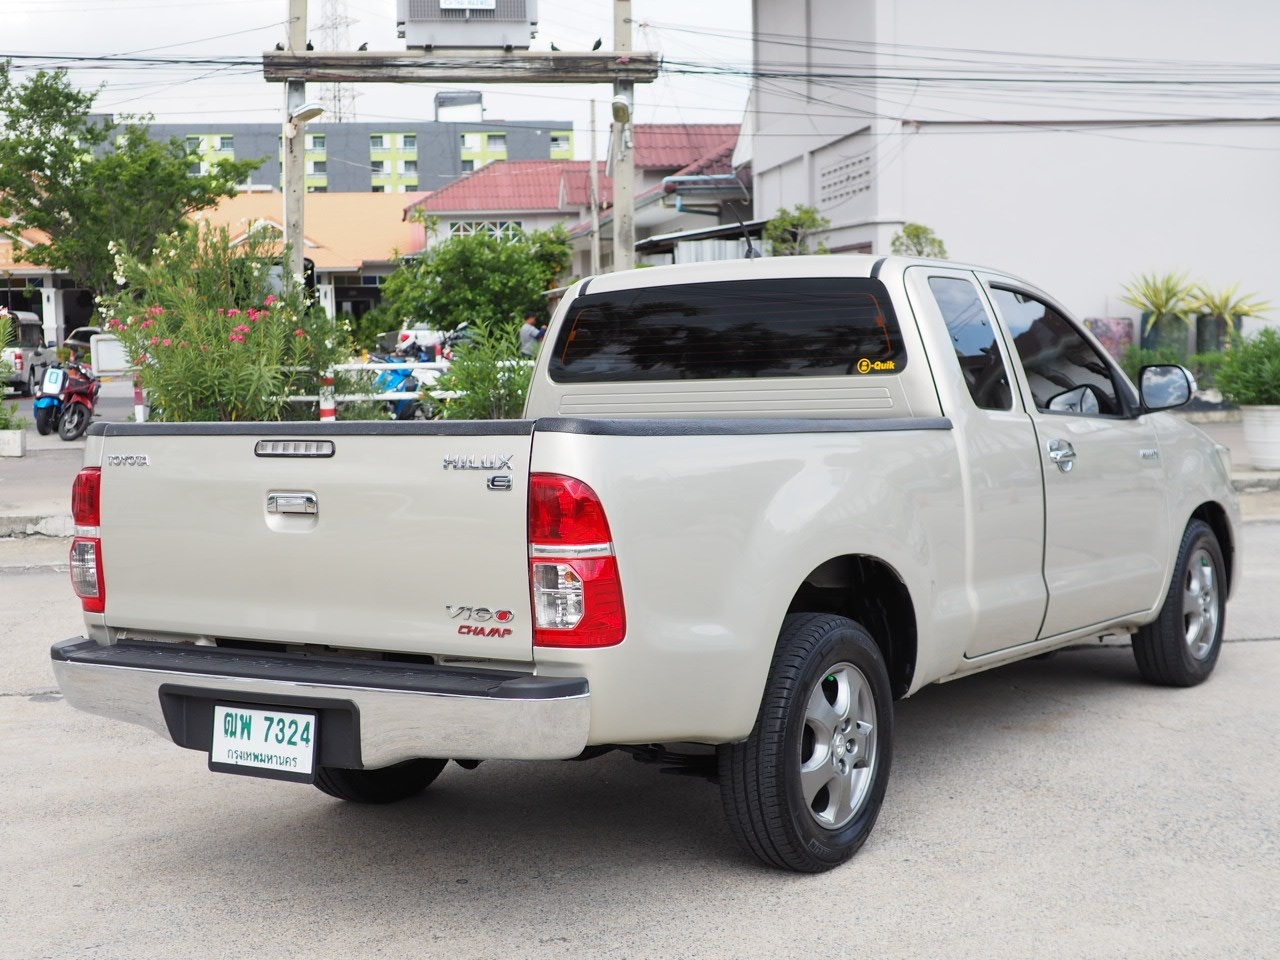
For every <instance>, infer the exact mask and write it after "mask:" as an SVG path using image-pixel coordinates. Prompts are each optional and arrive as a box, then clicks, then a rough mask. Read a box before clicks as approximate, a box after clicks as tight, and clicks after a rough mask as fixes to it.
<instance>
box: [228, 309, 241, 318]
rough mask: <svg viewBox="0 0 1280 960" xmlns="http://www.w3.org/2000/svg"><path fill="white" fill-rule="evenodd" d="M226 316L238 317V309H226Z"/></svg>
mask: <svg viewBox="0 0 1280 960" xmlns="http://www.w3.org/2000/svg"><path fill="white" fill-rule="evenodd" d="M227 316H228V317H238V316H240V311H239V310H228V311H227Z"/></svg>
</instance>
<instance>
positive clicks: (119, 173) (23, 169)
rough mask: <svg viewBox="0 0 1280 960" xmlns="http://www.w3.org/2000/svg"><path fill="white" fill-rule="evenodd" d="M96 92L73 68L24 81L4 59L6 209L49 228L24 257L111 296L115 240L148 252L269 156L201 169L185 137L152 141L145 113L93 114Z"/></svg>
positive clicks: (1, 175) (2, 198) (1, 177)
mask: <svg viewBox="0 0 1280 960" xmlns="http://www.w3.org/2000/svg"><path fill="white" fill-rule="evenodd" d="M96 99H97V92H96V91H95V92H92V93H86V92H83V91H80V90H76V89H75V88H74V87H72V86H71V84H70V83H69V82H68V80H67V77H66V71H65V70H57V71H54V72H52V73H50V72H47V71H44V70H41V71H40V72H38V73H36V74H35V75H34V76H32V77H29V78H28V79H27V80H26V81H24V82H22V83H15V82H14V80H13V77H12V74H11V66H10V64H9V63H7V62H6V63H0V216H2V217H6V218H9V219H12V220H14V221H16V222H17V223H19V224H21V225H22V226H23V227H28V228H34V229H37V230H41V231H43V232H44V233H45V234H47V235H48V237H49V242H48V243H40V244H37V245H35V246H34V247H32V248H30V249H27V250H23V251H21V256H22V258H23V259H24V260H26V261H28V262H30V263H37V264H42V265H44V266H47V267H51V268H53V269H55V270H65V271H66V272H67V273H69V274H70V275H71V278H72V279H73V280H74V281H75V282H76V283H77V284H79V285H80V286H84V287H88V288H89V289H90V290H93V291H94V292H95V293H103V292H106V291H108V290H110V289H112V287H113V286H115V278H114V272H113V271H114V255H113V254H112V252H111V251H110V250H109V249H108V244H110V243H114V244H115V245H116V247H117V249H118V250H119V251H120V252H122V253H124V254H126V255H128V256H131V257H135V258H139V259H146V257H147V256H149V255H150V252H151V250H152V248H153V247H154V246H155V240H156V237H157V236H160V235H162V234H166V233H170V232H172V231H174V230H177V229H179V228H180V227H181V226H182V224H183V218H184V217H185V215H186V214H188V213H191V212H193V211H196V210H203V209H205V208H207V207H212V206H215V205H216V204H217V203H218V201H219V200H220V199H221V198H222V197H224V196H229V195H231V194H233V193H235V190H236V185H237V184H239V183H242V182H244V180H245V179H246V178H247V177H248V176H249V173H250V172H251V171H252V170H254V169H256V168H257V167H258V166H259V165H260V164H261V161H260V160H238V161H237V160H226V159H224V160H218V161H217V162H215V163H214V164H213V166H212V168H211V169H210V170H209V172H208V173H204V174H193V173H191V172H190V170H191V165H192V163H193V162H194V161H195V160H196V159H197V158H196V155H195V154H194V153H193V152H192V151H190V150H189V149H188V148H187V146H186V144H185V143H184V142H183V141H181V140H178V139H177V138H173V139H170V140H169V141H168V142H167V143H160V142H158V141H156V140H152V139H151V137H150V136H149V135H148V126H147V124H146V122H145V121H140V120H137V119H136V118H131V119H130V121H129V122H127V123H125V124H124V125H121V124H117V123H116V122H115V121H113V120H110V119H103V118H100V117H99V118H93V117H91V115H90V111H91V110H92V109H93V104H94V101H95V100H96Z"/></svg>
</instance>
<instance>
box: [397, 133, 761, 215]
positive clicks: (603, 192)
mask: <svg viewBox="0 0 1280 960" xmlns="http://www.w3.org/2000/svg"><path fill="white" fill-rule="evenodd" d="M737 142H738V125H737V124H736V123H699V124H683V123H650V124H637V125H636V127H635V151H636V153H635V156H636V169H637V170H658V171H661V170H669V171H671V172H673V173H674V172H677V171H679V172H680V173H732V172H733V167H732V158H733V148H734V145H735V144H736V143H737ZM599 166H600V199H601V201H602V203H604V204H605V205H608V204H610V203H612V202H613V184H612V182H611V181H610V179H609V178H608V177H606V176H605V175H604V164H603V163H600V164H599ZM590 176H591V162H590V161H588V160H499V161H497V162H495V163H491V164H489V165H488V166H485V167H482V168H480V169H479V170H477V171H476V172H475V173H472V174H468V175H467V176H464V177H460V178H459V179H457V180H455V181H453V183H451V184H449V185H448V186H447V187H443V188H441V189H439V190H437V191H436V192H435V193H433V194H432V195H431V196H430V197H428V198H427V199H425V200H422V201H419V202H418V203H416V204H414V205H413V207H421V208H422V209H424V210H426V211H428V212H429V213H462V212H466V213H478V212H482V211H485V212H494V213H498V212H501V213H518V212H532V211H535V210H545V211H554V210H566V211H568V210H574V209H581V208H582V207H586V206H588V205H589V197H590V196H591V193H590V190H591V187H590ZM413 207H410V208H408V209H409V210H411V209H413ZM407 214H408V210H406V215H407Z"/></svg>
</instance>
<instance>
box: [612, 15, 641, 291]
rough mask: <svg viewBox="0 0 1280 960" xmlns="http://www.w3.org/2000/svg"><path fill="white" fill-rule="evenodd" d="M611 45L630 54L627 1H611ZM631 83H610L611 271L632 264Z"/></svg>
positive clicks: (633, 164) (633, 161)
mask: <svg viewBox="0 0 1280 960" xmlns="http://www.w3.org/2000/svg"><path fill="white" fill-rule="evenodd" d="M613 46H614V49H615V50H616V51H617V52H618V53H619V54H621V55H622V56H623V57H627V56H629V55H630V53H631V0H614V4H613ZM635 88H636V87H635V83H634V81H632V80H630V79H624V78H622V77H619V78H618V79H616V80H614V82H613V122H614V128H615V133H614V137H613V146H614V149H615V150H616V152H615V154H614V160H613V269H614V270H630V269H631V268H632V267H634V266H635V265H636V194H635V185H636V155H635V144H634V143H633V138H632V127H631V120H632V115H633V113H634V110H635Z"/></svg>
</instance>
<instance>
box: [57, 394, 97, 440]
mask: <svg viewBox="0 0 1280 960" xmlns="http://www.w3.org/2000/svg"><path fill="white" fill-rule="evenodd" d="M88 427H89V408H88V407H86V406H85V405H84V404H83V403H68V404H67V405H66V406H65V407H64V408H63V410H62V416H61V417H59V418H58V436H60V437H61V438H62V439H63V440H75V439H77V438H79V436H80V434H82V433H84V432H85V430H86V429H88Z"/></svg>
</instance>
